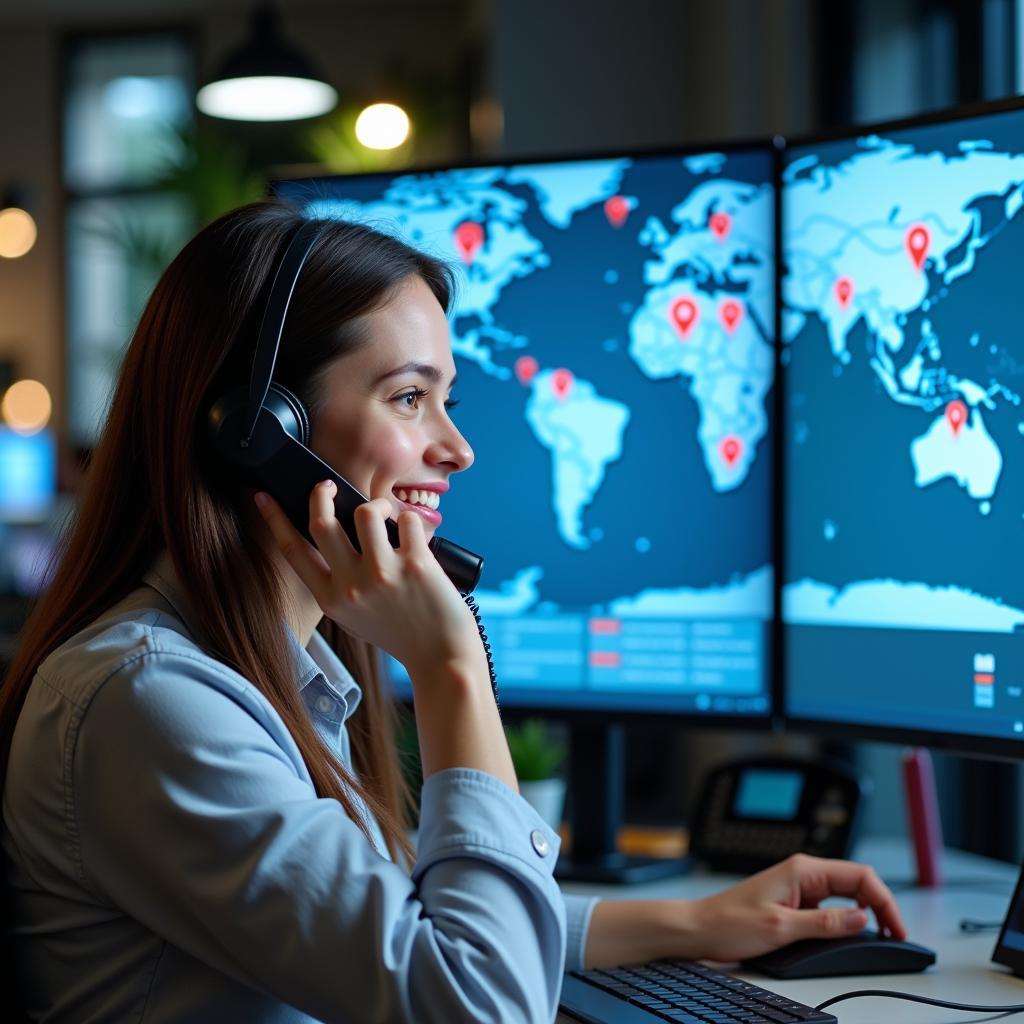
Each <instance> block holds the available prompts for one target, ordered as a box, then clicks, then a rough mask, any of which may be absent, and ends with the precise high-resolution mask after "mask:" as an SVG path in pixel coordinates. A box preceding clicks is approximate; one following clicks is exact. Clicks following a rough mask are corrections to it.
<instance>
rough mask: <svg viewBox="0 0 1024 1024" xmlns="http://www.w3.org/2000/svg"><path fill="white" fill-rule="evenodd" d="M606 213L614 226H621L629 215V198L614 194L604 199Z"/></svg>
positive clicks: (609, 221)
mask: <svg viewBox="0 0 1024 1024" xmlns="http://www.w3.org/2000/svg"><path fill="white" fill-rule="evenodd" d="M604 215H605V216H606V217H607V218H608V223H609V224H611V226H612V227H613V228H621V227H622V225H623V224H625V223H626V218H627V217H628V216H629V200H628V199H626V198H624V197H623V196H612V197H611V198H610V199H606V200H605V201H604Z"/></svg>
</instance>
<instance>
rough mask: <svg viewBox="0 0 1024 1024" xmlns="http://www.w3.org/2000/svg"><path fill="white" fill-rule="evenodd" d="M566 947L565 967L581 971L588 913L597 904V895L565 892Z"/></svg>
mask: <svg viewBox="0 0 1024 1024" xmlns="http://www.w3.org/2000/svg"><path fill="white" fill-rule="evenodd" d="M562 898H563V899H564V900H565V921H566V947H565V969H566V970H567V971H582V970H583V964H584V960H585V958H586V952H587V932H588V931H589V929H590V915H591V914H593V913H594V907H596V906H597V900H598V897H597V896H577V895H574V894H572V893H565V894H563V897H562Z"/></svg>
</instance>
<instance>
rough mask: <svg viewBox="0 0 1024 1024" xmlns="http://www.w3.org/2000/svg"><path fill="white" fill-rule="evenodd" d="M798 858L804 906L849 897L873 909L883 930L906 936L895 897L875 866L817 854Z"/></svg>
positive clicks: (894, 934) (797, 868) (797, 867)
mask: <svg viewBox="0 0 1024 1024" xmlns="http://www.w3.org/2000/svg"><path fill="white" fill-rule="evenodd" d="M798 861H799V862H798V864H797V866H796V870H797V875H798V878H799V881H800V889H801V896H802V902H804V904H805V905H807V904H808V903H809V904H811V905H816V904H817V903H818V902H819V901H820V900H823V899H826V898H827V897H829V896H848V897H850V898H852V899H855V900H856V901H857V903H858V904H859V905H860V906H862V907H870V908H871V909H872V910H873V911H874V913H875V917H876V919H877V920H878V925H879V928H880V929H881V930H882V931H884V932H887V933H888V934H890V935H892V936H894V937H895V938H897V939H904V938H906V934H907V930H906V927H905V926H904V924H903V919H902V917H901V916H900V911H899V907H898V906H897V905H896V899H895V897H894V896H893V894H892V892H891V890H890V889H889V887H888V886H887V885H886V884H885V882H883V881H882V880H881V879H880V878H879V877H878V875H877V873H876V872H875V870H874V869H873V868H871V867H868V865H867V864H857V863H855V862H854V861H849V860H830V859H825V858H817V857H808V858H798Z"/></svg>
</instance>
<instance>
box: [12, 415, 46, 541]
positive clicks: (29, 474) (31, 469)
mask: <svg viewBox="0 0 1024 1024" xmlns="http://www.w3.org/2000/svg"><path fill="white" fill-rule="evenodd" d="M56 501H57V442H56V439H55V438H54V435H53V432H52V431H49V430H40V431H37V432H34V433H31V434H28V433H23V432H19V431H16V430H12V429H11V428H10V427H4V426H0V524H4V523H39V522H43V521H45V520H46V518H47V517H48V516H49V515H50V514H51V512H52V511H53V508H54V505H55V504H56Z"/></svg>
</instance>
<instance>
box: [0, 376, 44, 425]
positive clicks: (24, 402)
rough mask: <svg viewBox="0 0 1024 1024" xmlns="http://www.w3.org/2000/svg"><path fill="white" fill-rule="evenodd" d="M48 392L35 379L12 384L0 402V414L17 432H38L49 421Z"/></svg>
mask: <svg viewBox="0 0 1024 1024" xmlns="http://www.w3.org/2000/svg"><path fill="white" fill-rule="evenodd" d="M52 409H53V403H52V402H51V401H50V392H49V391H47V390H46V388H45V387H44V386H43V385H42V384H40V383H39V381H37V380H19V381H16V382H15V383H14V384H12V385H11V386H10V387H9V388H8V389H7V393H6V394H5V395H4V398H3V401H2V402H0V414H2V415H3V418H4V419H5V420H6V421H7V425H8V426H9V427H10V428H11V429H12V430H14V431H16V432H17V433H19V434H38V433H39V431H40V430H42V429H43V427H45V426H46V424H47V423H49V422H50V412H51V410H52Z"/></svg>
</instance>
